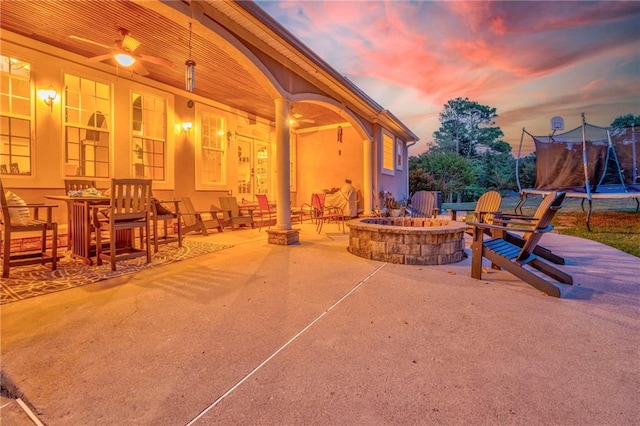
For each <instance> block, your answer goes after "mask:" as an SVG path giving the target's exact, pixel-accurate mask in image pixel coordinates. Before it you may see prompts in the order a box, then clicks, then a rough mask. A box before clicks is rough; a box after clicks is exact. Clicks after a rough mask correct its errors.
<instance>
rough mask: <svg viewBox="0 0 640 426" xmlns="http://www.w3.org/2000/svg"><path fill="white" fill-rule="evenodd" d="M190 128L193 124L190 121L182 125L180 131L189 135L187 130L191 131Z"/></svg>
mask: <svg viewBox="0 0 640 426" xmlns="http://www.w3.org/2000/svg"><path fill="white" fill-rule="evenodd" d="M192 127H193V123H192V122H190V121H185V122H184V123H182V130H184V132H185V133H189V130H191V128H192Z"/></svg>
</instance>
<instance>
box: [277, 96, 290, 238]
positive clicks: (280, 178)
mask: <svg viewBox="0 0 640 426" xmlns="http://www.w3.org/2000/svg"><path fill="white" fill-rule="evenodd" d="M275 103H276V171H277V175H276V202H277V222H276V226H275V228H276V229H280V230H289V229H291V193H290V191H289V182H290V179H289V177H290V175H291V170H290V169H289V137H290V134H289V122H288V121H289V101H288V100H287V99H284V98H277V99H276V100H275Z"/></svg>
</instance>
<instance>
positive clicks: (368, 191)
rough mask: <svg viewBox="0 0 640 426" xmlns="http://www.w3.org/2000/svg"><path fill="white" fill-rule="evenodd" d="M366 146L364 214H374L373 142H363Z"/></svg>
mask: <svg viewBox="0 0 640 426" xmlns="http://www.w3.org/2000/svg"><path fill="white" fill-rule="evenodd" d="M362 144H363V146H364V167H363V171H364V176H363V179H364V185H363V187H364V188H363V194H362V196H363V198H364V214H365V215H370V214H373V142H372V141H370V140H369V139H365V140H363V141H362Z"/></svg>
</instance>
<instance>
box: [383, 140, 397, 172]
mask: <svg viewBox="0 0 640 426" xmlns="http://www.w3.org/2000/svg"><path fill="white" fill-rule="evenodd" d="M394 145H395V144H394V141H393V137H392V136H391V135H388V134H386V133H383V134H382V173H384V174H388V175H393V174H394V160H395V158H394V155H393V154H394V152H393V151H394Z"/></svg>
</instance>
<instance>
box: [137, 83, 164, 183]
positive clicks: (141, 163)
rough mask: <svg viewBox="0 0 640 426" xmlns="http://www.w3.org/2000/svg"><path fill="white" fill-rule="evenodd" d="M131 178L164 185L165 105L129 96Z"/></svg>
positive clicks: (139, 95)
mask: <svg viewBox="0 0 640 426" xmlns="http://www.w3.org/2000/svg"><path fill="white" fill-rule="evenodd" d="M131 147H132V150H133V176H135V177H138V178H147V179H152V180H155V181H164V180H165V177H166V167H167V101H166V99H163V98H160V97H157V96H152V95H148V94H143V93H137V92H132V93H131Z"/></svg>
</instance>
